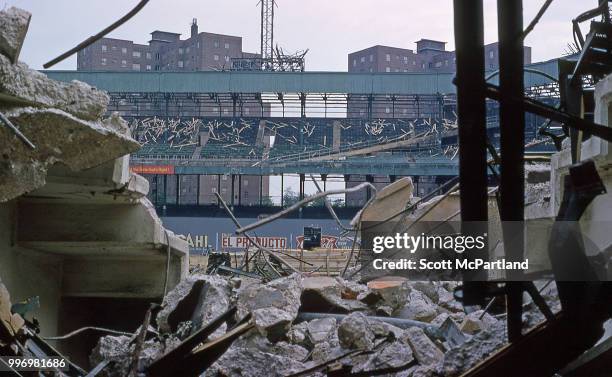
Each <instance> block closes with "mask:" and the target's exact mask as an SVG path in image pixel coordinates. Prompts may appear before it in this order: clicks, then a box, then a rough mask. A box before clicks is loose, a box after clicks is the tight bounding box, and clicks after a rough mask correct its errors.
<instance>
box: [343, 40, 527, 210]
mask: <svg viewBox="0 0 612 377" xmlns="http://www.w3.org/2000/svg"><path fill="white" fill-rule="evenodd" d="M416 47H417V48H416V52H415V51H414V50H412V49H405V48H397V47H389V46H380V45H376V46H372V47H368V48H366V49H364V50H361V51H356V52H353V53H350V54H349V55H348V71H349V72H354V73H369V72H371V73H378V72H387V73H453V72H455V70H456V60H455V52H454V51H447V50H446V42H441V41H435V40H431V39H421V40H419V41H417V42H416ZM484 49H485V69H486V70H489V71H493V70H496V69H498V68H499V44H498V43H497V42H496V43H491V44H488V45H486V46H485V48H484ZM524 62H525V64H529V63H531V47H524ZM391 95H392V94H391V93H389V94H388V95H386V96H376V98H374V99H373V101H372V103H373V104H372V105H371V108H370V109H369V111H368V104H367V102H366V98H365V97H363V98H355V99H354V100H353V101H349V102H348V106H347V116H348V117H353V118H363V117H372V118H391V117H394V118H418V117H429V116H432V115H441V114H440V112H443V111H444V110H443V109H439V105H438V104H437V103H436V101H435V100H433V101H431V102H429V103H428V102H425V100H423V99H422V100H421V104H420V106H418V107H417V108H415V106H414V105H413V103H412V101H409V100H405V101H403V102H402V100H401V99H397V100H395V101H391ZM436 111H437V112H438V114H436ZM442 114H443V113H442ZM412 178H413V181H414V184H415V192H414V195H415V196H423V195H425V194H427V193H428V192H430V191H431V190H433V189H435V188H436V187H437V186H439V184H440V182H439V180H438V179H437V178H436V177H412ZM365 180H367V177H364V176H355V177H351V180H350V181H349V182H347V184H346V186H347V188H348V187H354V186H357V185H359V184H360V183H361V182H363V181H365ZM370 181H371V182H373V183H374V185H375V186H376V187H377V188H379V189H380V188H381V187H384V186H385V185H386V184H388V183H389V177H385V176H374V177H370ZM366 200H367V194H366V192H365V191H360V192H353V193H349V194H347V195H346V202H347V204H348V205H351V206H359V205H363V203H365V202H366Z"/></svg>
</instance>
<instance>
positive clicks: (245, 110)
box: [244, 107, 251, 115]
mask: <svg viewBox="0 0 612 377" xmlns="http://www.w3.org/2000/svg"><path fill="white" fill-rule="evenodd" d="M250 112H251V109H249V108H248V107H246V108H245V109H244V115H249V113H250Z"/></svg>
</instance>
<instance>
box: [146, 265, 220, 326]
mask: <svg viewBox="0 0 612 377" xmlns="http://www.w3.org/2000/svg"><path fill="white" fill-rule="evenodd" d="M230 294H231V284H230V283H229V282H228V281H227V280H226V279H224V278H222V277H220V276H216V275H191V276H189V277H187V278H186V279H185V280H183V281H182V282H180V283H179V284H178V285H177V286H176V287H175V288H174V289H173V290H172V291H170V292H169V293H168V294H167V295H166V297H164V302H163V308H162V310H161V311H160V312H159V313H158V315H157V325H158V327H159V329H160V331H162V332H165V333H169V332H176V331H177V330H178V328H179V325H181V324H182V323H185V322H189V323H190V324H191V326H190V329H189V331H188V332H189V334H191V333H193V332H195V331H197V330H198V329H200V328H202V327H204V326H206V325H207V324H208V323H210V322H211V321H212V320H213V319H215V318H217V317H218V316H219V315H221V314H222V313H224V312H226V311H227V310H228V309H229V305H230ZM226 328H227V325H226V324H223V325H221V326H220V327H219V328H218V329H217V330H216V331H215V332H214V333H213V334H212V335H211V338H215V337H218V336H220V335H222V334H223V333H224V332H225V330H226ZM183 332H186V331H185V330H184V329H183Z"/></svg>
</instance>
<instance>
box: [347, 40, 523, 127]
mask: <svg viewBox="0 0 612 377" xmlns="http://www.w3.org/2000/svg"><path fill="white" fill-rule="evenodd" d="M416 45H417V49H416V52H414V50H411V49H405V48H397V47H389V46H380V45H376V46H372V47H368V48H366V49H364V50H361V51H357V52H353V53H350V54H349V55H348V71H349V72H353V73H368V72H371V73H379V72H387V73H453V72H455V69H456V60H455V52H454V51H447V50H446V42H440V41H434V40H431V39H421V40H419V41H417V42H416ZM524 61H525V64H529V63H531V47H525V48H524ZM498 68H499V46H498V43H491V44H488V45H486V46H485V69H486V70H489V71H493V70H496V69H498ZM391 95H392V93H389V95H387V96H376V97H375V98H373V102H372V105H371V107H370V108H368V101H367V99H366V98H365V97H364V98H354V100H353V101H349V103H348V109H347V112H348V117H353V118H363V117H372V118H419V117H435V116H439V115H441V114H440V113H441V112H443V111H444V110H443V109H439V108H438V103H437V101H435V100H430V102H429V103H427V100H423V101H422V102H421V103H420V106H418V107H415V106H414V103H413V102H412V101H410V100H406V99H404V100H402V98H399V97H398V98H395V99H394V100H393V101H392V100H391ZM362 97H363V96H362Z"/></svg>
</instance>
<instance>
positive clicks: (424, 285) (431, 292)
mask: <svg viewBox="0 0 612 377" xmlns="http://www.w3.org/2000/svg"><path fill="white" fill-rule="evenodd" d="M410 288H412V289H414V290H417V291H419V292H421V293H423V294H424V295H425V296H427V297H428V298H429V299H430V300H431V301H432V302H434V303H437V302H438V300H439V299H440V297H439V292H438V291H439V289H440V287H439V286H438V285H437V284H435V283H432V282H428V281H415V282H413V283H411V284H410ZM442 289H444V288H442Z"/></svg>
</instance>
